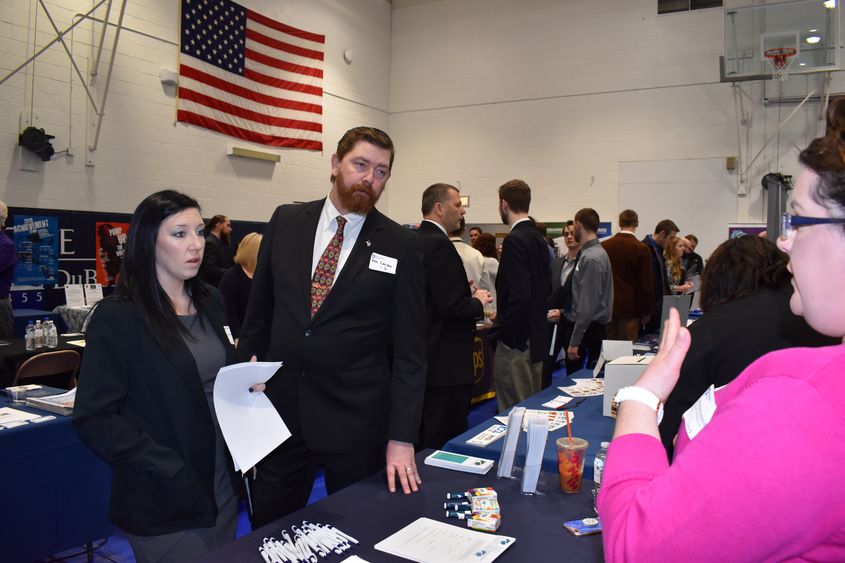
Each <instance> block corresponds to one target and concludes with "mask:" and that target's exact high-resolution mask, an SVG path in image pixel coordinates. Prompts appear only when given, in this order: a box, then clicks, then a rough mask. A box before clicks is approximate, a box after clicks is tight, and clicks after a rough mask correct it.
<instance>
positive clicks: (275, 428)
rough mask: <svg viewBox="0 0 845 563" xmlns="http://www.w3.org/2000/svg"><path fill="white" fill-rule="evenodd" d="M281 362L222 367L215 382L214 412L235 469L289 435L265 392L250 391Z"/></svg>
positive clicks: (252, 461) (247, 464) (244, 466)
mask: <svg viewBox="0 0 845 563" xmlns="http://www.w3.org/2000/svg"><path fill="white" fill-rule="evenodd" d="M281 365H282V363H281V362H245V363H241V364H235V365H231V366H226V367H224V368H221V369H220V371H219V372H217V379H216V380H215V381H214V411H215V412H216V413H217V421H218V422H219V423H220V431H221V432H222V433H223V438H224V439H225V440H226V445H227V446H228V447H229V452H230V453H231V454H232V460H233V461H234V462H235V469H237V470H241V471H243V472H246V471H248V470H250V469H252V467H253V466H254V465H255V464H256V463H258V462H259V461H261V460H262V459H263V458H264V457H265V456H266V455H267V454H269V453H270V452H272V451H273V450H274V449H276V447H278V446H279V445H280V444H281V443H282V442H284V441H285V440H287V439H288V438H290V430H288V427H287V426H286V425H285V423H284V421H283V420H282V417H280V416H279V413H278V411H277V410H276V407H274V406H273V403H271V402H270V399H269V398H267V396H265V395H264V393H250V391H249V389H250V386H252V385H253V384H255V383H264V382H266V381H267V380H268V379H270V378H271V377H273V374H275V373H276V372H277V371H278V370H279V368H280V367H281Z"/></svg>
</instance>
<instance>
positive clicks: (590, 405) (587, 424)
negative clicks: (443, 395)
mask: <svg viewBox="0 0 845 563" xmlns="http://www.w3.org/2000/svg"><path fill="white" fill-rule="evenodd" d="M572 377H573V378H576V379H586V378H590V377H593V372H592V371H591V370H586V369H582V370H579V371H577V372H575V373H574V374H573V376H572ZM572 384H573V381H572V380H571V379H569V378H564V379H563V380H562V381H561V382H558V383H557V384H556V385H551V386H550V387H547V388H546V389H544V390H542V391H540V392H539V393H537V394H536V395H534V396H532V397H529V398H528V399H526V400H524V401H522V402H521V403H519V404H517V405H516V406H519V407H525V408H527V409H537V410H551V409H548V408H546V407H544V406H542V405H543V403H545V402H547V401H550V400H552V399H554V398H555V397H557V396H558V395H564V396H568V395H567V394H566V393H564V392H563V391H561V390H560V389H558V387H559V386H560V387H563V386H566V385H572ZM582 399H583V400H582ZM602 401H603V397H602V396H601V395H599V396H596V397H573V399H572V401H571V402H570V403H569V405H577V406H575V407H571V406H569V405H567V408H569V409H571V410H572V412H573V413H574V414H575V420H574V421H573V422H572V435H573V436H577V437H578V438H584V439H585V440H587V442H589V446H588V447H587V455H586V458H585V462H584V476H585V477H586V478H588V479H592V478H593V459H594V458H595V457H596V454H597V453H598V452H599V449H600V448H601V443H602V442H609V441H610V439H611V437H612V436H613V427H614V425H615V423H616V419H614V418H611V417H609V416H603V415H602ZM509 412H510V409H508V410H507V411H505V412H504V413H502V416H507V414H508V413H509ZM494 424H501V422H499V421H498V420H496V419H495V418H490V419H488V420H485V421H484V422H482V423H481V424H479V425H478V426H476V427H474V428H470V429H469V430H467V431H466V432H464V433H463V434H461V435H460V436H456V437H455V438H452V439H451V440H449V441H448V442H447V443H446V445H445V446H443V449H444V450H446V451H447V452H456V453H461V454H464V455H471V456H476V457H483V458H487V459H493V460H496V461H498V460H499V456H500V455H501V453H502V446H503V445H504V443H505V439H504V438H499V439H498V440H496V441H495V442H493V443H492V444H490V445H488V446H487V447H484V448H480V447H477V446H470V445H469V444H467V443H466V442H467V440H469V439H470V438H472V437H473V436H475V435H477V434H479V433H481V432H482V431H484V430H486V429H488V428H490V427H491V426H493V425H494ZM564 436H566V428H565V427H564V428H560V429H558V430H555V431H554V432H549V437H548V440H547V441H546V451H545V452H544V453H543V470H545V471H549V472H554V474H555V477H556V476H557V447H556V446H555V441H556V440H557V439H558V438H562V437H564ZM525 443H526V439H525V432H523V433H522V435H521V436H520V440H519V446H518V447H517V451H516V464H515V466H516V467H521V466H523V465H524V464H525Z"/></svg>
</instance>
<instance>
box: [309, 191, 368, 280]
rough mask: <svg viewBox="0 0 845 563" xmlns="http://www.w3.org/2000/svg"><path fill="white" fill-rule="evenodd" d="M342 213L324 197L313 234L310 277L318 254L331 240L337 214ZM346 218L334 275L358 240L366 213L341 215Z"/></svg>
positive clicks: (337, 273)
mask: <svg viewBox="0 0 845 563" xmlns="http://www.w3.org/2000/svg"><path fill="white" fill-rule="evenodd" d="M338 215H342V213H341V212H340V211H338V210H337V208H336V207H335V206H334V205H333V204H332V200H331V198H329V197H327V198H326V203H325V204H323V211H322V212H321V213H320V220H319V221H318V222H317V233H316V234H315V236H314V254H313V255H312V256H311V277H312V278H313V277H314V270H316V269H317V262H319V261H320V256H322V255H323V252H325V250H326V247H327V246H328V245H329V243H330V242H331V240H332V237H333V236H334V234H335V233H336V232H337V216H338ZM343 217H344V218H345V219H346V226H345V227H344V228H343V246H341V247H340V258H338V260H337V269H336V270H335V273H334V277H335V279H337V276H338V275H340V270H341V269H343V265H344V264H346V259H347V258H349V254H350V253H351V252H352V248H353V247H354V246H355V241H357V240H358V235H359V234H361V227H363V226H364V220H365V219H366V218H367V216H366V215H361V214H358V213H347V214H345V215H343Z"/></svg>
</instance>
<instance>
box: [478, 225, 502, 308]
mask: <svg viewBox="0 0 845 563" xmlns="http://www.w3.org/2000/svg"><path fill="white" fill-rule="evenodd" d="M472 246H473V248H475V249H476V250H477V251H479V252H480V253H481V255H482V256H483V257H484V269H483V273H482V274H481V283H480V284H479V289H486V290H487V291H489V292H490V297H492V298H493V303H491V305H490V307H491V308H493V307H495V306H496V276H497V275H498V274H499V252H498V250H496V237H495V235H492V234H490V233H481V234H480V235H478V238H477V239H475V242H474V243H473V245H472Z"/></svg>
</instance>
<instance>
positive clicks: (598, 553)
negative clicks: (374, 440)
mask: <svg viewBox="0 0 845 563" xmlns="http://www.w3.org/2000/svg"><path fill="white" fill-rule="evenodd" d="M430 453H431V450H426V451H423V452H420V453H419V454H417V457H416V462H417V469H418V471H419V474H420V478H421V479H422V485H421V486H420V491H419V492H418V493H413V494H411V495H404V494H402V492H401V489H400V490H399V492H396V493H390V492H388V490H387V484H386V478H385V474H384V471H383V470H382V471H380V472H379V473H376V474H375V475H372V476H370V477H368V478H367V479H364V480H362V481H359V482H357V483H355V484H353V485H350V486H349V487H347V488H345V489H343V490H341V491H338V492H337V493H335V494H332V495H329V496H328V497H326V498H324V499H322V500H320V501H318V502H316V503H314V504H311V505H308V506H306V507H305V508H302V509H300V510H298V511H296V512H294V513H292V514H289V515H287V516H284V517H283V518H281V519H279V520H277V521H275V522H273V523H272V524H268V525H267V526H264V527H263V528H259V529H258V530H255V531H254V532H252V533H251V534H248V535H246V536H243V537H241V538H239V539H238V540H237V541H235V542H233V543H230V544H227V545H225V546H223V547H220V548H218V549H216V550H215V551H212V552H210V553H207V554H205V555H203V556H202V557H200V558H199V559H198V561H203V562H204V563H238V562H240V561H243V562H250V563H255V562H260V561H262V558H261V556H260V555H259V553H258V548H259V546H261V545H262V543H263V539H264V538H269V537H271V536H272V537H275V538H277V539H282V536H281V531H282V530H287V532H288V534H290V535H291V536H292V535H293V534H292V533H291V532H292V528H291V526H292V525H296V526H299V525H301V524H302V521H303V520H307V521H308V522H312V523H319V524H330V525H332V526H334V527H335V528H337V529H338V530H340V531H342V532H344V533H346V534H348V535H350V536H352V537H354V538H355V539H357V540H358V542H359V543H358V545H355V546H353V548H352V549H351V550H349V551H347V552H345V553H343V554H342V555H335V554H330V555H329V556H328V557H326V558H325V559H320V561H325V562H327V563H336V562H339V561H343V560H344V559H346V558H347V557H349V556H351V555H357V556H358V557H361V558H363V559H365V560H366V561H372V562H376V561H397V562H399V561H406V560H405V559H400V558H399V557H395V556H393V555H389V554H387V553H384V552H382V551H378V550H376V549H374V548H373V546H374V545H375V544H377V543H378V542H380V541H381V540H383V539H385V538H387V537H388V536H390V535H392V534H394V533H395V532H397V531H399V530H401V529H402V528H404V527H405V526H407V525H408V524H410V523H412V522H413V521H415V520H416V519H417V518H421V517H426V518H431V519H433V520H437V521H439V522H447V523H449V524H454V525H455V526H458V527H461V528H466V523H465V522H463V521H462V520H457V519H450V518H446V514H445V510H444V508H443V503H444V502H446V493H448V492H456V491H466V490H467V489H471V488H476V487H493V488H494V489H495V490H496V493H497V495H498V501H499V508H500V509H501V514H502V523H501V526H499V529H498V531H497V532H496V534H500V535H504V536H511V537H514V538H516V542H514V544H513V545H511V546H510V547H509V548H508V549H507V550H506V551H505V552H504V553H503V554H502V555H501V556H500V557H499V558H498V559H496V561H497V562H498V561H502V562H503V563H508V562H513V563H517V562H524V561H532V560H533V561H587V562H589V561H603V557H604V556H603V553H602V540H601V535H600V534H598V535H591V536H581V537H576V536H573V535H571V534H570V533H569V532H567V531H566V530H565V529H564V527H563V523H564V522H566V521H569V520H575V519H580V518H585V517H595V512H594V511H593V497H592V494H591V492H590V491H591V487H592V483H591V482H590V481H584V483H583V485H582V487H581V492H580V493H577V494H567V493H562V492H560V488H559V485H558V479H557V475H554V476H550V478H549V479H548V481H546V482H543V483H541V485H540V486H539V487H538V490H540V491H541V492H544V493H545V494H543V495H535V496H526V495H523V494H521V493H520V492H519V486H520V483H519V481H518V480H514V479H498V478H497V477H496V468H495V467H493V469H491V470H490V472H489V473H488V474H487V475H474V474H472V473H462V472H458V471H453V470H449V469H441V468H439V467H430V466H427V465H424V463H423V460H424V459H425V456H426V455H428V454H430ZM479 533H484V532H479ZM470 559H471V557H467V561H469V560H470Z"/></svg>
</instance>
